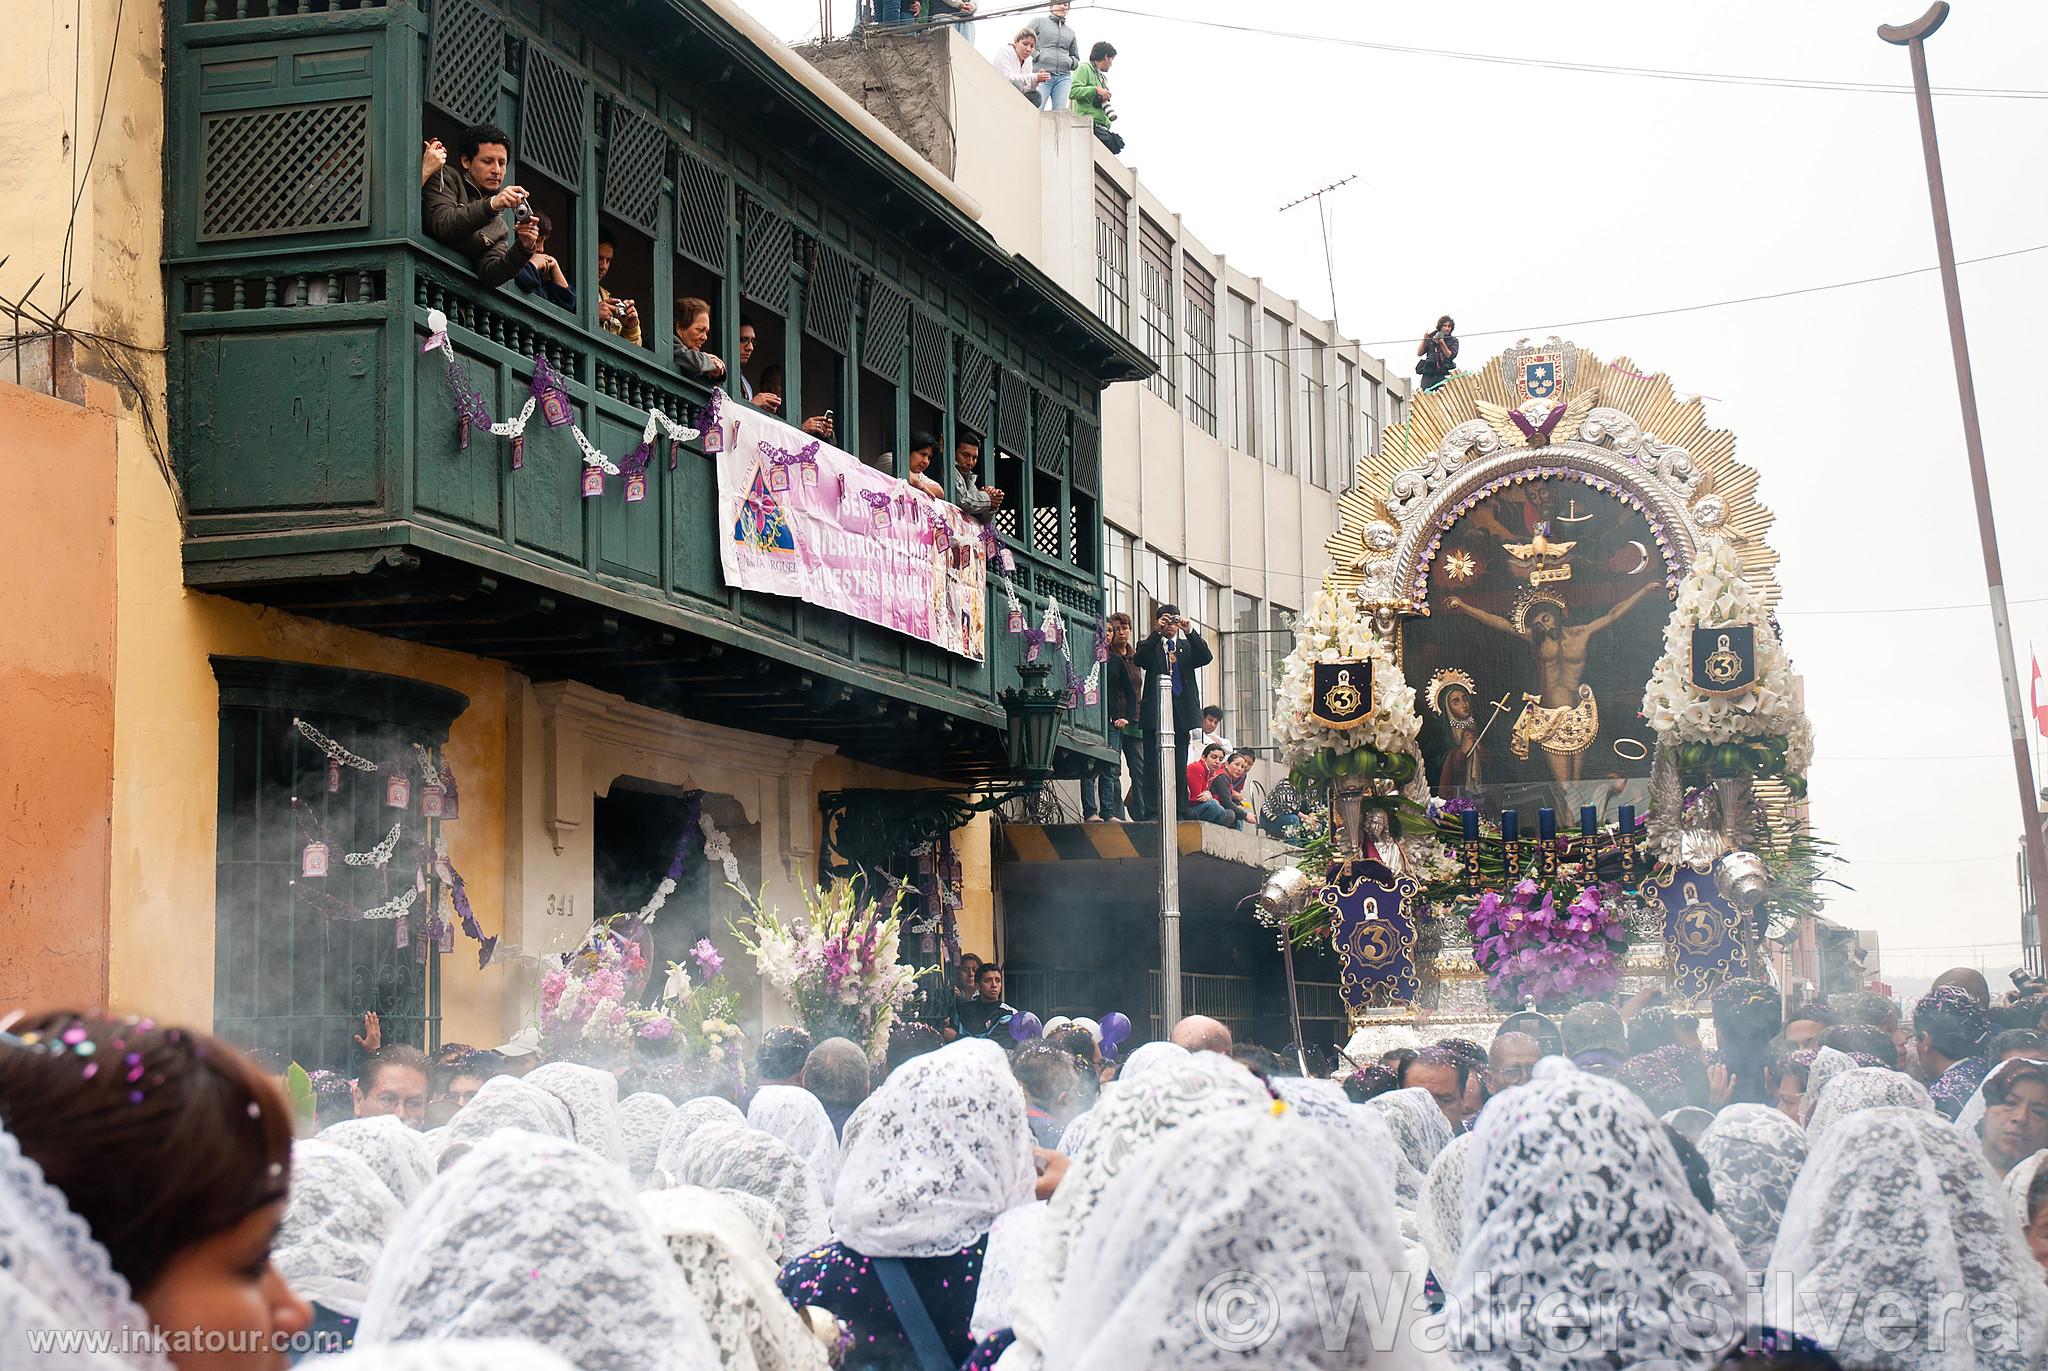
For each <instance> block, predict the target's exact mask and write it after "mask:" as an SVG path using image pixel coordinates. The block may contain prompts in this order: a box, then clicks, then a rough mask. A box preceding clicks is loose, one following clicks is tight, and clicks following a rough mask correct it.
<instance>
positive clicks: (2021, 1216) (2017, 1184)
mask: <svg viewBox="0 0 2048 1371" xmlns="http://www.w3.org/2000/svg"><path fill="white" fill-rule="evenodd" d="M2043 1166H2048V1148H2044V1149H2042V1150H2041V1151H2039V1152H2036V1153H2035V1154H2034V1155H2033V1156H2031V1157H2028V1158H2026V1159H2025V1160H2024V1161H2022V1162H2021V1163H2020V1164H2019V1165H2018V1166H2015V1167H2014V1168H2013V1169H2012V1170H2010V1171H2008V1172H2006V1173H2005V1193H2006V1196H2007V1198H2009V1199H2010V1200H2011V1201H2012V1213H2013V1217H2014V1218H2016V1219H2018V1220H2019V1222H2020V1228H2021V1229H2022V1230H2025V1228H2026V1226H2027V1192H2028V1191H2029V1190H2031V1189H2033V1188H2034V1177H2036V1176H2038V1175H2040V1174H2041V1168H2042V1167H2043Z"/></svg>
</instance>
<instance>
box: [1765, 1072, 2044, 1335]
mask: <svg viewBox="0 0 2048 1371" xmlns="http://www.w3.org/2000/svg"><path fill="white" fill-rule="evenodd" d="M1840 1088H1841V1083H1840V1082H1837V1083H1836V1085H1835V1086H1833V1087H1831V1089H1840ZM1812 1146H1813V1151H1812V1155H1811V1156H1810V1157H1808V1159H1807V1163H1806V1169H1805V1170H1804V1171H1802V1172H1801V1173H1800V1176H1799V1183H1798V1184H1797V1185H1796V1186H1794V1187H1793V1189H1792V1199H1791V1203H1790V1205H1789V1207H1788V1208H1787V1210H1786V1213H1785V1225H1784V1229H1783V1231H1782V1232H1781V1233H1780V1235H1779V1237H1778V1246H1777V1248H1776V1250H1775V1251H1774V1252H1773V1253H1772V1256H1771V1266H1770V1270H1769V1272H1768V1273H1767V1274H1766V1275H1765V1278H1764V1315H1765V1318H1766V1320H1767V1321H1768V1322H1769V1323H1771V1324H1772V1325H1773V1326H1775V1327H1778V1328H1783V1329H1787V1330H1789V1331H1791V1332H1795V1333H1800V1334H1803V1335H1804V1336H1806V1337H1809V1338H1812V1339H1813V1340H1814V1341H1816V1342H1818V1343H1820V1344H1821V1345H1822V1346H1823V1347H1826V1348H1828V1349H1829V1350H1830V1351H1832V1352H1833V1353H1834V1354H1835V1356H1836V1357H1837V1358H1838V1359H1839V1360H1840V1361H1841V1362H1842V1363H1843V1364H1844V1365H1849V1366H1885V1367H1892V1368H1899V1369H1900V1371H1964V1369H1965V1368H1971V1369H1973V1371H2038V1368H2040V1367H2041V1365H2042V1363H2043V1358H2044V1356H2048V1285H2044V1284H2043V1282H2042V1279H2041V1268H2040V1267H2039V1265H2037V1264H2036V1263H2035V1261H2034V1259H2033V1257H2032V1255H2030V1254H2029V1253H2028V1251H2027V1248H2026V1243H2025V1241H2024V1240H2023V1239H2022V1238H2021V1237H2020V1233H2019V1230H2018V1229H2017V1228H2016V1227H2015V1226H2014V1225H2013V1223H2012V1221H2011V1219H2010V1218H2009V1217H2007V1216H2008V1215H2009V1213H2010V1212H2011V1210H2010V1205H2009V1202H2008V1200H2007V1198H2006V1196H2005V1194H2004V1193H2003V1192H2002V1190H2001V1189H2000V1187H1999V1183H1998V1181H1997V1180H1996V1179H1995V1178H1993V1176H1992V1174H1991V1169H1990V1167H1988V1166H1987V1165H1985V1162H1984V1158H1983V1155H1982V1154H1981V1153H1980V1152H1979V1151H1978V1148H1977V1143H1976V1142H1975V1140H1974V1139H1971V1138H1968V1137H1966V1136H1964V1135H1963V1134H1962V1133H1961V1132H1960V1131H1959V1130H1957V1129H1956V1128H1955V1127H1954V1126H1953V1125H1951V1124H1950V1123H1949V1122H1948V1121H1947V1120H1946V1119H1943V1118H1942V1117H1941V1116H1940V1115H1939V1114H1936V1113H1933V1112H1931V1111H1927V1110H1922V1109H1913V1108H1897V1107H1879V1108H1872V1109H1863V1110H1859V1111H1858V1112H1856V1113H1854V1114H1852V1115H1849V1116H1847V1117H1844V1118H1843V1119H1841V1120H1840V1121H1839V1122H1838V1123H1837V1124H1836V1125H1835V1126H1834V1127H1832V1128H1830V1129H1829V1130H1828V1131H1827V1133H1826V1134H1825V1135H1824V1136H1822V1137H1820V1138H1817V1139H1814V1140H1813V1144H1812ZM1944 1300H1946V1301H1948V1302H1949V1303H1951V1304H1956V1303H1960V1305H1961V1307H1960V1308H1957V1309H1954V1310H1953V1311H1951V1312H1949V1313H1948V1315H1947V1317H1946V1318H1944V1317H1943V1310H1942V1307H1941V1306H1942V1302H1943V1301H1944ZM1893 1301H1897V1302H1898V1303H1897V1307H1894V1306H1893ZM1901 1311H1903V1317H1901V1316H1900V1314H1901ZM1936 1330H1939V1336H1937V1331H1936ZM1908 1344H1909V1345H1908Z"/></svg>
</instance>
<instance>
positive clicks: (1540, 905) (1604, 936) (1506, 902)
mask: <svg viewBox="0 0 2048 1371" xmlns="http://www.w3.org/2000/svg"><path fill="white" fill-rule="evenodd" d="M1559 893H1560V892H1557V891H1553V890H1548V889H1545V888H1544V887H1543V886H1542V885H1540V884H1538V883H1537V882H1536V881H1535V880H1533V879H1531V878H1529V877H1526V876H1525V877H1523V878H1522V879H1521V880H1520V881H1519V882H1517V883H1516V885H1515V887H1514V889H1513V890H1512V891H1510V892H1509V893H1508V894H1507V895H1506V896H1503V895H1501V893H1500V892H1499V891H1496V890H1489V891H1487V892H1486V893H1485V894H1483V895H1481V896H1480V897H1479V903H1478V904H1477V905H1476V906H1475V907H1474V908H1473V910H1472V912H1471V913H1470V914H1468V915H1467V916H1466V920H1465V922H1466V924H1467V926H1469V927H1470V928H1471V930H1472V960H1473V961H1474V962H1476V963H1477V964H1478V966H1479V969H1480V970H1482V971H1484V972H1485V973H1486V988H1487V993H1488V995H1489V996H1490V997H1491V998H1492V1000H1493V1001H1494V1003H1496V1004H1499V1005H1509V1006H1513V1007H1515V1008H1520V1007H1521V1006H1522V1005H1524V1004H1528V1003H1531V1002H1534V1003H1535V1004H1536V1005H1538V1006H1539V1007H1544V1006H1556V1005H1568V1004H1574V1003H1577V1002H1578V1001H1580V1000H1587V999H1596V998H1598V997H1600V996H1602V995H1605V994H1607V993H1608V992H1609V991H1611V990H1613V989H1614V986H1615V983H1616V982H1617V981H1618V980H1620V978H1621V967H1622V961H1623V958H1624V957H1625V956H1626V955H1627V953H1628V924H1627V920H1626V919H1625V918H1624V917H1623V915H1622V913H1621V910H1620V909H1619V907H1618V906H1617V905H1616V903H1615V899H1614V897H1615V895H1616V894H1617V893H1618V887H1615V886H1612V885H1605V884H1601V883H1599V882H1595V883H1593V884H1591V885H1587V886H1585V887H1583V888H1582V889H1580V890H1579V892H1578V895H1577V897H1576V898H1574V899H1572V900H1571V903H1569V904H1567V905H1564V906H1563V907H1561V908H1560V907H1559V904H1558V896H1559ZM1562 893H1566V894H1569V887H1567V888H1566V890H1565V891H1564V892H1562Z"/></svg>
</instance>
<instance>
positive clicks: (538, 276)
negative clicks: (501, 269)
mask: <svg viewBox="0 0 2048 1371" xmlns="http://www.w3.org/2000/svg"><path fill="white" fill-rule="evenodd" d="M533 222H534V223H535V224H536V225H538V226H539V240H538V242H537V243H536V244H535V251H534V254H533V256H531V257H529V258H527V259H526V265H525V266H523V267H521V268H519V270H518V271H517V272H516V273H514V274H513V277H512V284H513V285H515V286H518V287H519V289H520V290H522V291H524V292H526V294H528V295H538V296H540V297H541V298H542V299H543V300H546V301H547V302H548V303H549V304H551V305H555V306H558V307H560V308H562V309H574V308H576V287H574V286H572V285H570V284H569V278H568V276H566V275H565V274H564V273H563V271H562V263H561V261H560V260H559V259H558V258H557V257H556V256H555V255H554V254H553V253H552V252H549V251H548V235H549V234H551V233H553V232H554V231H555V221H554V220H552V219H550V218H548V216H547V215H545V214H543V213H541V212H540V211H539V210H535V211H534V214H533Z"/></svg>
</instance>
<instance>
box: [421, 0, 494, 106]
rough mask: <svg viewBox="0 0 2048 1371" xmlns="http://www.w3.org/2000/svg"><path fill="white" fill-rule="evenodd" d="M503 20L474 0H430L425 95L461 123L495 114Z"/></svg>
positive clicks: (430, 101)
mask: <svg viewBox="0 0 2048 1371" xmlns="http://www.w3.org/2000/svg"><path fill="white" fill-rule="evenodd" d="M504 71H505V23H504V21H503V20H501V19H500V18H498V16H497V15H495V14H493V13H491V12H490V11H489V10H487V9H485V8H484V7H483V6H482V5H479V4H477V3H476V0H436V3H435V5H434V37H433V45H432V48H431V50H430V51H429V52H428V54H427V100H428V103H430V104H432V105H434V106H435V107H436V108H439V109H443V110H446V111H447V112H448V113H450V114H452V115H454V116H455V117H456V118H457V119H460V120H461V121H462V122H463V123H465V124H491V123H496V122H497V119H498V88H499V85H500V79H499V78H500V77H502V76H503V74H504Z"/></svg>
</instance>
